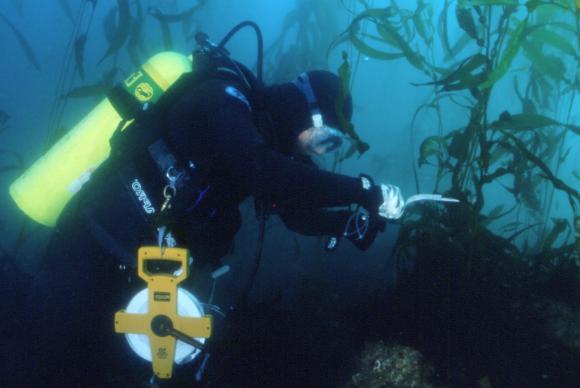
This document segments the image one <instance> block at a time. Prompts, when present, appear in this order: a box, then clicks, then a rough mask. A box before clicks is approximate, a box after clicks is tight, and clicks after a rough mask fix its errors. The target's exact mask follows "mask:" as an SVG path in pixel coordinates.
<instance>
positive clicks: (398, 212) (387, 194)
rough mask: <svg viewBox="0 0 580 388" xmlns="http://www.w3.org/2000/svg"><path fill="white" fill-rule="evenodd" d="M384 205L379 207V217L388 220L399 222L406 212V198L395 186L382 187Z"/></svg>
mask: <svg viewBox="0 0 580 388" xmlns="http://www.w3.org/2000/svg"><path fill="white" fill-rule="evenodd" d="M381 191H382V193H383V203H382V204H381V206H379V216H380V217H383V218H386V219H388V220H398V219H399V218H401V216H402V215H403V212H404V210H405V198H403V195H402V194H401V189H399V188H398V187H397V186H395V185H384V184H383V185H381Z"/></svg>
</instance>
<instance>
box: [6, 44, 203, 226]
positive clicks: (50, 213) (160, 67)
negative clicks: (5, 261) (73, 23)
mask: <svg viewBox="0 0 580 388" xmlns="http://www.w3.org/2000/svg"><path fill="white" fill-rule="evenodd" d="M190 58H191V57H190ZM190 58H188V57H186V56H185V55H183V54H180V53H175V52H162V53H159V54H157V55H155V56H153V57H152V58H150V59H149V60H148V61H147V62H146V63H145V64H144V65H143V66H142V68H141V69H139V70H138V71H136V72H135V73H133V74H131V75H130V76H129V77H128V78H127V79H126V80H125V81H124V83H125V85H124V86H125V88H126V89H128V90H132V89H131V85H132V84H133V83H135V84H136V87H135V89H134V90H135V94H134V96H135V98H136V99H137V100H139V101H140V102H141V103H145V102H147V100H151V101H156V100H157V99H158V98H159V95H154V92H155V91H157V90H159V91H160V92H161V93H162V92H165V91H166V90H167V89H168V88H169V87H170V86H171V85H172V84H173V83H174V82H175V81H177V79H178V78H179V77H180V76H181V75H182V74H183V73H186V72H189V71H191V69H192V62H191V59H190ZM139 80H141V81H139ZM136 81H139V82H136ZM151 81H152V82H153V85H149V84H148V83H150V82H151ZM143 90H145V91H146V92H147V94H146V95H144V94H143ZM138 91H141V93H140V94H138V93H137V92H138ZM120 122H121V116H120V115H119V113H117V111H116V110H115V108H114V107H113V105H112V104H111V102H110V101H109V99H108V98H105V99H104V100H103V101H101V102H100V103H99V104H98V105H97V106H96V107H95V108H94V109H93V110H92V111H91V112H89V114H88V115H87V116H85V117H84V118H83V119H82V120H81V121H80V122H79V123H78V124H77V125H76V126H75V127H74V128H73V129H71V130H70V131H69V132H68V133H67V134H66V135H65V136H64V137H63V138H62V139H60V140H59V141H58V142H57V143H56V144H55V145H54V146H53V147H52V148H51V149H50V150H49V151H48V152H47V153H46V154H44V155H43V156H42V157H41V158H40V159H38V160H37V161H36V162H35V163H34V164H33V165H32V166H31V167H30V168H29V169H28V170H27V171H25V172H24V173H23V174H22V175H21V176H20V177H19V178H18V179H16V180H15V181H14V182H13V183H12V184H11V185H10V195H11V197H12V199H13V200H14V202H16V204H17V205H18V207H19V208H20V209H21V210H22V211H23V212H24V213H25V214H26V215H28V216H29V217H30V218H32V219H33V220H35V221H36V222H38V223H40V224H42V225H46V226H49V227H54V226H55V225H56V222H57V220H58V217H59V216H60V214H61V212H62V210H63V209H64V207H65V206H66V204H67V203H68V202H69V201H70V199H71V198H72V197H73V196H74V195H75V194H76V193H77V192H78V191H79V190H80V189H81V187H82V186H83V184H85V183H86V182H87V181H88V180H89V179H90V176H91V174H92V173H93V172H94V171H95V170H96V169H97V168H98V167H99V166H100V165H101V164H102V163H103V162H104V161H105V160H106V159H107V158H108V157H109V154H110V152H111V148H110V145H109V140H110V139H111V136H112V135H113V133H114V132H115V129H116V128H117V126H118V125H119V123H120ZM128 124H129V123H128ZM128 124H127V125H128Z"/></svg>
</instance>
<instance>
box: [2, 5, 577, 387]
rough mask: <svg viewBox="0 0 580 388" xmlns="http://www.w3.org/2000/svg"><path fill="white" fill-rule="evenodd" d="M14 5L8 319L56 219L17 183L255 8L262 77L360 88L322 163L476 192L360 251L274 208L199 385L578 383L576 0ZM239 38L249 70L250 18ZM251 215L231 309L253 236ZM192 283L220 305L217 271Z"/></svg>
mask: <svg viewBox="0 0 580 388" xmlns="http://www.w3.org/2000/svg"><path fill="white" fill-rule="evenodd" d="M127 11H128V12H127ZM167 15H173V16H174V18H173V19H172V18H167V17H166V18H164V16H167ZM0 19H2V20H0V48H1V53H2V59H1V60H0V84H1V87H0V187H1V188H2V190H1V191H0V231H1V234H0V257H1V260H2V261H1V263H0V264H1V265H2V271H3V276H2V281H3V282H2V284H1V285H0V291H2V294H3V295H2V299H3V302H2V310H3V311H2V314H3V315H5V314H9V313H10V311H11V309H13V308H14V305H16V304H18V303H19V300H18V298H12V297H10V298H7V297H6V296H7V295H13V293H12V290H13V288H15V287H22V288H23V289H24V288H25V287H26V285H27V282H28V281H29V277H30V276H32V275H33V274H34V273H35V271H36V270H37V268H38V267H39V265H40V262H39V261H40V258H42V256H43V249H44V246H45V245H46V243H47V241H48V239H49V238H50V234H51V230H50V229H49V228H46V227H43V226H39V225H38V224H36V223H34V221H32V220H30V219H28V218H26V216H25V215H24V214H23V213H22V212H21V211H20V210H19V209H18V208H17V207H16V206H15V204H14V202H13V201H12V200H11V198H10V196H9V193H8V187H9V185H10V184H11V183H12V182H13V181H14V180H15V179H16V178H17V177H18V176H20V175H21V174H22V172H24V171H25V169H26V168H28V167H29V166H30V165H31V164H32V163H34V161H35V160H37V159H38V158H39V157H40V156H41V155H42V154H43V153H44V152H45V151H46V150H47V149H48V148H49V147H50V145H51V144H54V143H55V141H57V140H58V139H59V138H60V137H62V136H63V135H64V134H65V133H66V132H67V130H68V129H70V128H72V127H74V125H75V124H76V123H77V122H78V121H79V120H81V119H82V118H83V117H84V116H85V115H86V114H87V113H88V112H89V111H90V110H91V109H92V107H93V106H95V105H96V103H98V102H99V101H100V100H101V99H102V98H104V96H105V94H106V93H107V91H108V90H109V89H110V88H111V87H112V86H113V85H114V84H115V83H117V82H120V81H122V80H123V79H124V78H125V77H126V76H127V75H128V74H130V73H131V72H132V71H134V69H136V68H137V67H138V66H139V65H140V64H141V63H143V62H144V61H146V59H147V58H149V57H150V56H152V55H153V54H155V53H157V52H160V51H164V50H175V51H179V52H182V53H189V52H191V51H192V50H193V49H194V48H195V46H196V44H195V40H194V35H195V33H196V32H198V31H203V32H205V33H207V34H208V35H209V37H210V39H212V40H215V41H219V40H221V38H222V37H223V36H224V35H225V34H226V33H227V32H228V31H229V30H230V29H231V28H232V27H233V26H234V25H235V24H237V23H239V22H241V21H244V20H253V21H255V22H256V23H258V25H259V26H260V27H261V29H262V32H263V34H264V47H265V58H264V72H265V78H266V81H267V82H268V83H276V82H286V81H289V80H291V79H293V78H294V77H296V76H297V75H298V74H300V73H301V72H302V71H306V70H311V69H320V68H324V69H328V70H331V71H335V72H338V71H339V69H341V71H342V72H341V73H340V74H341V77H342V78H343V80H345V82H348V84H349V85H350V88H351V91H352V96H353V103H354V117H353V123H354V128H352V131H351V132H349V133H348V135H349V136H350V138H351V142H350V143H349V144H347V145H345V146H344V147H343V148H342V149H341V150H340V151H338V152H337V153H335V154H333V155H330V156H328V157H325V158H321V159H320V160H318V161H317V162H318V163H319V165H320V166H321V167H323V168H326V169H328V170H332V171H336V172H341V173H344V174H348V175H352V176H356V175H358V174H360V173H366V174H369V175H371V176H372V177H373V178H374V180H375V182H384V183H391V184H395V185H398V186H400V187H401V190H402V192H403V194H404V195H405V197H409V196H411V195H413V194H417V193H441V194H445V195H447V196H452V197H455V198H458V199H460V200H461V203H460V204H459V205H457V206H449V207H442V206H434V205H421V206H416V207H414V208H413V211H411V212H409V213H408V214H407V215H406V216H405V217H404V218H403V219H402V220H401V221H400V222H398V223H397V224H391V225H388V227H387V230H386V232H385V233H383V234H381V235H379V237H378V238H377V240H376V242H375V243H374V245H373V246H372V247H371V248H370V249H369V250H368V251H366V252H360V251H358V250H356V249H355V248H354V247H353V246H351V244H349V243H343V244H341V245H340V247H339V249H338V250H337V251H335V252H332V253H327V252H325V251H324V250H323V240H322V239H319V238H312V237H302V236H299V235H296V234H294V233H292V232H290V231H288V230H286V229H285V227H284V226H283V224H282V223H281V222H280V221H279V220H277V219H276V218H275V217H273V218H271V219H270V220H269V221H268V224H267V231H266V240H265V246H264V253H263V259H262V263H261V266H260V269H259V272H258V275H257V278H256V282H255V285H254V288H253V290H252V293H251V297H250V301H251V303H250V307H249V310H250V311H248V312H246V313H245V314H243V315H240V316H235V317H234V316H232V317H227V318H224V319H221V320H220V318H219V316H218V317H217V327H216V335H215V338H212V340H211V341H212V342H213V346H214V347H215V351H214V352H213V353H212V357H211V360H210V362H209V364H208V365H207V368H206V371H205V374H206V378H205V379H204V380H203V381H202V382H201V383H197V384H199V386H236V387H238V386H239V387H254V386H255V387H277V386H290V387H306V386H312V387H323V386H329V387H339V386H340V387H348V386H356V387H476V386H479V387H540V386H546V387H578V386H580V271H579V267H580V209H579V206H580V193H579V192H580V168H579V166H580V152H579V151H580V102H579V100H580V98H578V96H577V94H578V93H579V92H580V67H579V64H580V2H578V1H576V0H544V1H542V0H530V1H525V0H496V1H494V0H456V1H455V0H437V1H434V0H433V1H426V0H425V1H423V0H417V1H415V0H358V1H357V0H342V1H340V0H268V1H267V0H251V1H249V0H239V1H234V0H191V1H186V0H158V1H154V0H134V1H128V0H125V1H123V0H118V1H115V0H93V1H88V0H87V1H73V0H59V1H42V2H41V1H32V0H4V1H3V2H2V3H1V4H0ZM167 20H169V21H167ZM228 50H230V52H231V55H232V57H233V58H236V59H238V60H239V61H241V62H242V63H244V64H246V65H247V66H249V67H250V68H254V67H255V58H256V39H255V36H254V35H253V33H252V32H251V31H249V30H247V31H246V30H244V31H242V32H240V33H239V34H238V35H236V37H235V38H234V39H233V40H232V41H231V42H230V43H229V45H228ZM347 63H348V67H346V66H345V64H347ZM346 70H348V71H349V72H350V74H348V72H347V71H346ZM367 145H368V146H370V148H368V149H367ZM242 214H243V215H244V225H243V228H242V230H241V231H240V232H239V233H238V235H237V237H236V243H235V249H234V250H233V252H232V253H231V254H229V255H228V256H227V257H226V258H225V259H224V262H225V263H227V264H229V265H230V266H231V268H232V269H231V271H230V272H229V273H228V274H226V275H225V276H223V277H222V278H220V279H219V280H218V282H217V287H216V289H215V294H214V295H213V299H212V301H213V303H214V304H215V305H217V306H219V307H220V308H221V309H222V310H223V311H225V312H226V313H227V311H228V308H229V306H230V305H231V304H232V303H233V301H234V300H236V297H237V295H239V293H240V292H241V290H242V287H243V285H244V284H245V282H246V281H247V278H248V277H249V276H250V273H251V269H252V264H253V258H254V250H255V247H256V240H257V235H258V223H257V222H256V219H255V215H254V211H253V204H252V203H251V202H248V203H247V204H244V205H243V207H242ZM80 259H82V258H80ZM6 279H9V280H6ZM189 287H190V289H192V290H193V291H194V292H195V293H196V295H197V296H198V297H199V298H200V299H202V300H205V301H207V300H208V299H209V296H210V293H211V283H210V282H209V274H208V272H205V271H201V272H199V273H195V274H193V275H192V277H191V279H190V283H189ZM124 303H125V302H124V301H120V303H119V308H122V307H123V306H124ZM2 334H3V335H9V333H2ZM183 368H187V366H184V367H183ZM191 383H192V385H193V381H192V382H191Z"/></svg>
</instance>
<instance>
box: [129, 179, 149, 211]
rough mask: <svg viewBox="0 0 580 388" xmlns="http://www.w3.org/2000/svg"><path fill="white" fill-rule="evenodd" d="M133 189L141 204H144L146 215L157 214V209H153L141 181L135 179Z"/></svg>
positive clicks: (132, 184)
mask: <svg viewBox="0 0 580 388" xmlns="http://www.w3.org/2000/svg"><path fill="white" fill-rule="evenodd" d="M131 188H132V189H133V192H134V193H135V195H136V196H137V199H138V200H139V202H141V203H142V204H143V210H145V213H147V214H153V213H155V208H154V207H153V205H152V204H151V201H150V200H149V198H148V197H147V193H145V191H144V190H143V187H142V186H141V182H139V179H137V178H135V180H134V181H133V183H131Z"/></svg>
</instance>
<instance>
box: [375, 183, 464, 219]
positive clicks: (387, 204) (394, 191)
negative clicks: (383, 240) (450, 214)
mask: <svg viewBox="0 0 580 388" xmlns="http://www.w3.org/2000/svg"><path fill="white" fill-rule="evenodd" d="M381 191H382V192H383V203H382V205H381V206H379V216H381V217H383V218H386V219H388V220H398V219H399V218H401V217H402V216H403V213H404V212H405V208H406V207H407V206H409V205H410V204H412V203H415V202H421V201H434V202H452V203H457V202H459V200H457V199H455V198H445V197H443V196H441V195H439V194H417V195H413V196H412V197H410V198H409V199H407V201H405V199H404V198H403V195H402V194H401V189H399V188H398V187H397V186H394V185H381Z"/></svg>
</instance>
